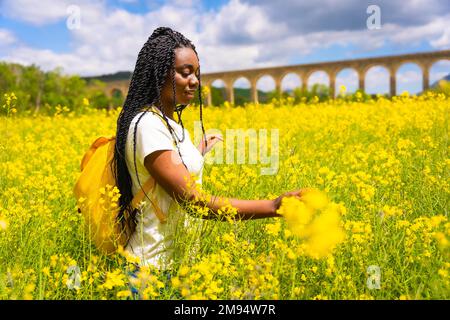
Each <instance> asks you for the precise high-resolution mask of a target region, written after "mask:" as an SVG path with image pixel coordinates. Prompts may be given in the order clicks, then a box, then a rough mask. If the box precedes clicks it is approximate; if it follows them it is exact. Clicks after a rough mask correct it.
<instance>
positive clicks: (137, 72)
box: [111, 27, 207, 236]
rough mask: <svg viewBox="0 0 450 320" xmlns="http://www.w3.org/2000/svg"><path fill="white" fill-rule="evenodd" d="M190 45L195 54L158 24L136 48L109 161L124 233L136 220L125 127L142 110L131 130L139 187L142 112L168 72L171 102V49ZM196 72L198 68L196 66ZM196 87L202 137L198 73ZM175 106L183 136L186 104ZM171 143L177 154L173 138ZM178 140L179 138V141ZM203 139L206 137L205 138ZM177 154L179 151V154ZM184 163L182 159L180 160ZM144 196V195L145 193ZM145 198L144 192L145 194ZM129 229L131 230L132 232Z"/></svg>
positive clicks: (186, 42) (158, 95) (154, 98)
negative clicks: (137, 132) (138, 47)
mask: <svg viewBox="0 0 450 320" xmlns="http://www.w3.org/2000/svg"><path fill="white" fill-rule="evenodd" d="M182 47H186V48H191V49H192V50H193V51H194V52H195V54H196V55H197V58H198V54H197V51H196V50H195V46H194V45H193V44H192V43H191V41H190V40H188V39H187V38H185V37H184V36H183V35H182V34H181V33H179V32H177V31H174V30H172V29H170V28H167V27H159V28H157V29H155V30H154V32H153V33H152V35H151V36H150V37H149V38H148V40H147V42H146V43H145V44H144V46H143V47H142V49H141V51H140V52H139V55H138V58H137V61H136V66H135V69H134V72H133V75H132V78H131V82H130V87H129V90H128V95H127V98H126V100H125V103H124V106H123V109H122V110H121V112H120V114H119V117H118V119H117V132H116V145H115V150H114V158H113V160H112V162H111V169H112V172H113V174H114V177H115V180H116V185H117V187H118V188H119V191H120V194H121V195H120V198H119V212H118V215H117V221H119V222H120V226H121V228H122V231H124V232H125V233H126V234H128V236H129V235H131V234H130V233H129V230H132V231H133V230H134V229H135V226H136V223H137V213H138V212H137V210H134V209H133V207H132V204H131V201H132V200H133V193H132V180H131V175H130V173H129V172H128V168H127V165H126V158H125V148H126V141H127V135H128V130H129V127H130V125H131V122H132V120H133V118H134V117H135V116H136V115H137V114H138V113H139V112H142V111H143V113H142V115H141V116H140V117H139V118H138V120H137V122H136V125H135V127H134V133H133V159H134V169H135V174H136V177H137V181H138V184H139V187H140V188H142V184H141V181H140V180H139V175H138V173H137V166H136V131H137V126H138V123H139V121H140V120H141V118H142V116H143V115H144V114H145V113H146V112H147V111H148V108H146V107H149V106H152V105H159V104H160V103H161V99H160V98H161V90H162V88H163V86H164V85H165V81H166V79H167V81H168V80H169V78H168V75H169V74H170V75H171V80H172V87H173V102H174V104H175V103H176V101H175V49H177V48H182ZM199 73H200V70H199ZM198 81H199V87H198V97H199V103H200V121H201V127H202V132H203V137H205V129H204V127H203V115H202V105H203V103H202V95H201V92H202V91H201V90H202V87H201V81H200V76H199V77H198ZM174 107H175V111H176V112H177V115H178V119H179V123H180V124H181V126H182V130H183V139H184V126H183V122H182V121H181V112H182V110H183V109H184V108H185V107H186V106H185V105H179V106H176V105H174ZM161 113H162V115H163V118H164V120H165V122H166V124H167V127H168V128H169V131H170V133H171V134H172V137H174V130H173V129H172V128H171V126H170V124H169V121H168V119H167V117H166V115H165V114H164V112H161ZM149 138H151V137H149ZM174 140H175V143H176V146H177V149H178V153H179V154H180V150H179V147H178V142H179V141H177V139H175V138H174ZM181 141H182V140H180V142H181ZM205 143H207V142H206V139H205ZM180 158H181V154H180ZM183 163H184V161H183ZM146 196H147V195H146ZM147 198H148V196H147ZM132 231H131V232H132Z"/></svg>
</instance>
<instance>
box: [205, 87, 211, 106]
mask: <svg viewBox="0 0 450 320" xmlns="http://www.w3.org/2000/svg"><path fill="white" fill-rule="evenodd" d="M207 87H208V88H209V90H208V91H209V92H208V94H207V95H206V104H207V105H208V106H212V84H208V85H207Z"/></svg>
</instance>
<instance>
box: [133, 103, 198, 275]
mask: <svg viewBox="0 0 450 320" xmlns="http://www.w3.org/2000/svg"><path fill="white" fill-rule="evenodd" d="M142 113H143V112H140V113H139V114H137V115H136V116H135V117H134V118H133V120H132V121H131V124H130V128H129V131H128V136H127V142H126V152H125V156H126V163H127V167H128V171H129V172H130V175H131V179H132V183H133V187H132V192H133V196H134V195H135V194H136V193H137V191H138V190H139V189H140V187H139V184H138V181H137V179H136V170H135V167H134V161H133V132H134V128H135V126H136V122H137V120H138V119H139V117H140V116H141V114H142ZM160 114H161V113H160ZM168 121H169V124H170V126H171V127H172V129H173V130H174V131H175V133H176V135H177V136H178V138H180V139H181V138H182V127H181V126H180V125H179V124H178V123H177V122H175V121H173V120H171V119H169V118H168ZM184 131H185V139H184V141H183V142H178V147H179V148H180V153H181V157H182V159H183V161H184V163H185V164H186V167H187V169H188V171H189V172H190V173H194V174H195V175H196V176H197V177H198V179H197V183H201V182H202V172H203V164H204V158H203V156H202V155H201V153H200V151H199V150H198V149H197V147H195V146H194V144H193V143H192V141H191V138H190V135H189V132H188V131H187V130H186V129H184ZM157 150H173V151H174V152H176V153H178V150H177V147H176V146H175V144H174V139H173V137H172V135H171V134H170V132H169V129H168V128H167V126H166V124H165V121H164V119H161V118H160V116H158V115H156V114H154V113H153V112H151V111H148V112H146V113H145V115H144V116H143V117H142V118H141V120H140V121H139V123H138V126H137V131H136V167H137V172H138V175H139V182H140V183H141V185H144V183H145V181H147V179H148V177H149V176H150V173H149V172H148V170H147V169H146V168H145V166H144V159H145V157H146V156H147V155H149V154H151V153H153V152H155V151H157ZM153 196H154V199H155V200H156V202H157V204H158V206H159V207H160V209H161V210H162V212H164V214H166V216H167V223H164V224H162V223H160V221H159V219H158V218H157V216H156V215H155V213H154V209H153V206H152V204H151V203H150V202H149V201H148V199H147V198H146V197H145V196H144V201H145V200H147V201H146V202H147V204H146V206H145V207H144V209H143V211H142V214H141V215H138V217H137V227H136V231H135V232H134V233H133V235H132V236H131V238H130V241H129V242H128V245H127V247H126V248H125V250H127V251H128V252H129V253H131V254H133V255H135V256H137V257H139V258H140V261H141V265H145V264H151V265H154V266H155V267H157V268H159V269H165V268H166V267H167V266H168V265H169V264H170V262H171V261H172V259H171V254H172V249H173V248H172V242H173V238H174V236H175V234H174V233H175V229H176V227H177V223H178V219H179V218H180V217H181V215H182V214H183V212H182V211H181V208H180V206H179V205H178V203H176V201H174V200H173V199H172V197H170V196H169V194H168V193H167V192H166V191H165V190H164V189H163V188H162V187H161V186H160V185H159V184H158V183H156V187H155V189H154V190H153Z"/></svg>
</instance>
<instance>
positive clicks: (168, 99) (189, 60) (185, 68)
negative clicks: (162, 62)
mask: <svg viewBox="0 0 450 320" xmlns="http://www.w3.org/2000/svg"><path fill="white" fill-rule="evenodd" d="M199 67H200V66H199V62H198V59H197V55H196V54H195V52H194V50H192V49H191V48H177V49H175V103H176V104H177V105H178V104H184V105H187V104H189V103H190V102H191V100H192V99H193V98H194V94H195V91H196V90H197V89H198V85H199V80H198V77H199ZM161 100H162V102H163V104H170V105H173V87H172V77H171V74H170V72H169V74H168V75H167V78H166V82H165V83H164V86H163V88H162V92H161Z"/></svg>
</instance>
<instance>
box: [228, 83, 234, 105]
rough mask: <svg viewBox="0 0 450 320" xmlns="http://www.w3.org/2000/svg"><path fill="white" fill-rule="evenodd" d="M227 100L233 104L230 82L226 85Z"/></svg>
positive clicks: (231, 84)
mask: <svg viewBox="0 0 450 320" xmlns="http://www.w3.org/2000/svg"><path fill="white" fill-rule="evenodd" d="M227 98H228V102H229V103H231V104H234V88H233V82H232V81H229V82H228V83H227Z"/></svg>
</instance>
